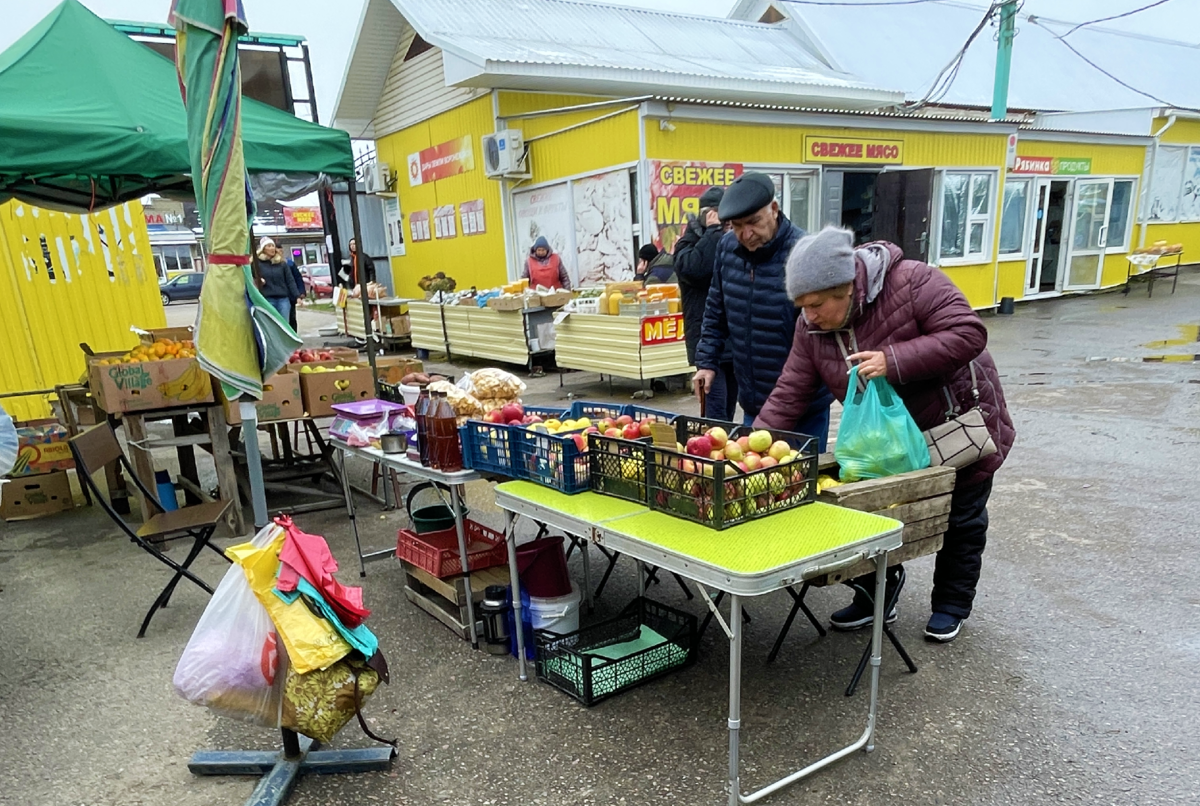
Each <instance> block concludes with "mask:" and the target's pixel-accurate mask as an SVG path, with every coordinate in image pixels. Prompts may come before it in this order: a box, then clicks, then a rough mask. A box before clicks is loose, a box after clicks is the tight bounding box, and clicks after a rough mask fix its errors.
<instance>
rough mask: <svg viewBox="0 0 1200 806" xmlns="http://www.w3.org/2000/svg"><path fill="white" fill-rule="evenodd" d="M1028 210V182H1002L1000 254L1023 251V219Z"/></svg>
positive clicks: (1009, 180)
mask: <svg viewBox="0 0 1200 806" xmlns="http://www.w3.org/2000/svg"><path fill="white" fill-rule="evenodd" d="M1028 210H1029V180H1028V179H1016V180H1014V179H1007V180H1005V182H1004V206H1003V207H1002V208H1001V210H1000V254H1002V255H1019V254H1021V253H1023V252H1024V251H1025V219H1026V216H1027V214H1028Z"/></svg>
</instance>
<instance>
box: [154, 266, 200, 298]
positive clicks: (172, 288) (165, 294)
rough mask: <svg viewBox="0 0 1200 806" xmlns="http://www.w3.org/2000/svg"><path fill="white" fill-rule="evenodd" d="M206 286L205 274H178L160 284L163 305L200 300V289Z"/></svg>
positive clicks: (195, 272) (196, 272)
mask: <svg viewBox="0 0 1200 806" xmlns="http://www.w3.org/2000/svg"><path fill="white" fill-rule="evenodd" d="M203 285H204V273H203V272H198V271H194V272H188V273H186V274H177V275H175V276H174V277H172V278H171V279H170V280H167V281H165V282H161V283H159V284H158V290H159V292H160V293H161V294H162V303H163V305H170V304H171V303H172V302H179V301H180V300H194V299H200V289H201V287H202V286H203Z"/></svg>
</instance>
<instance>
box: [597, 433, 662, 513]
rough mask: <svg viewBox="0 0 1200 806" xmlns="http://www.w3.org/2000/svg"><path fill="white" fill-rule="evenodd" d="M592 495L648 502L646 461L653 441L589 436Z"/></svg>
mask: <svg viewBox="0 0 1200 806" xmlns="http://www.w3.org/2000/svg"><path fill="white" fill-rule="evenodd" d="M587 436H588V466H589V468H590V471H589V472H590V483H589V486H590V487H591V489H592V492H597V493H603V494H604V495H611V496H614V497H616V498H624V499H625V500H627V501H635V502H637V503H639V504H644V503H646V495H647V492H646V461H647V451H648V450H649V448H650V438H649V437H643V438H642V439H638V440H630V439H622V438H621V437H606V436H604V435H603V434H588V435H587Z"/></svg>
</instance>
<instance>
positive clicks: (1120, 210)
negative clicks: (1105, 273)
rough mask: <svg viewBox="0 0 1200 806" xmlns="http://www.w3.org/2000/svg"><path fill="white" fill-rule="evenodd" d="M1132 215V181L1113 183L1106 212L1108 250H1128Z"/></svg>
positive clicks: (1121, 180)
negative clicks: (1110, 204)
mask: <svg viewBox="0 0 1200 806" xmlns="http://www.w3.org/2000/svg"><path fill="white" fill-rule="evenodd" d="M1132 214H1133V180H1132V179H1118V180H1116V181H1114V182H1113V189H1112V206H1111V207H1110V208H1109V210H1108V237H1107V239H1106V240H1107V243H1108V248H1109V249H1110V250H1114V251H1118V252H1124V251H1126V250H1128V249H1129V244H1128V239H1129V231H1130V226H1129V220H1130V218H1131V217H1132Z"/></svg>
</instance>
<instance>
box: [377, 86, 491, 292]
mask: <svg viewBox="0 0 1200 806" xmlns="http://www.w3.org/2000/svg"><path fill="white" fill-rule="evenodd" d="M495 129H496V124H495V120H494V118H493V117H492V97H491V95H485V96H483V97H482V98H478V99H476V100H474V101H471V102H470V103H467V104H463V105H462V106H459V107H455V108H454V109H451V110H449V111H447V112H443V113H441V114H440V115H436V116H434V117H432V118H430V119H429V120H424V121H421V122H420V123H417V124H415V125H413V126H409V127H408V128H407V129H404V130H402V131H399V132H396V133H395V134H390V135H388V136H387V137H383V138H380V139H379V140H377V141H376V143H375V147H376V150H377V152H378V154H379V159H380V160H382V161H383V162H386V163H387V164H388V165H389V166H390V167H391V169H392V172H393V173H394V174H397V175H398V178H397V181H396V192H397V193H398V195H399V197H400V211H401V213H402V214H403V216H404V238H405V247H406V254H405V255H404V257H394V258H392V259H391V264H392V278H393V280H394V282H395V285H396V293H398V294H400V295H401V296H417V297H420V296H423V293H424V292H422V291H421V289H420V288H419V287H418V286H417V281H418V280H420V279H421V277H423V276H425V275H427V274H434V273H436V272H439V271H443V272H445V273H446V274H447V275H448V276H450V277H453V278H454V279H455V280H457V281H458V287H459V288H469V287H470V286H476V287H478V288H481V289H482V288H491V287H493V286H496V285H500V284H501V283H504V282H507V279H508V272H507V269H506V268H505V261H504V231H503V227H502V226H501V214H500V182H499V181H498V180H496V179H488V178H487V176H486V175H485V174H484V166H483V154H482V152H481V151H480V137H482V136H483V135H484V134H490V133H492V132H493V131H495ZM464 135H469V136H470V137H471V147H472V149H474V159H475V168H474V170H471V171H467V172H466V173H462V174H459V175H457V176H449V177H446V178H445V179H439V180H437V181H436V182H427V183H425V184H423V185H417V186H416V187H413V186H411V185H409V183H408V176H407V166H408V155H409V154H412V153H415V152H417V151H420V150H421V149H423V148H431V147H433V146H436V145H439V144H440V143H444V142H446V141H448V140H455V139H457V138H459V137H463V136H464ZM476 199H483V215H484V224H485V226H486V228H487V229H486V232H484V233H483V234H482V235H471V236H465V235H463V234H462V222H461V220H459V221H457V222H456V226H455V229H456V231H457V232H458V234H457V236H456V237H454V238H450V239H443V240H437V239H434V240H430V241H419V242H414V241H413V240H412V229H411V228H410V226H409V216H411V215H412V214H413V212H415V211H417V210H428V211H429V212H430V216H431V219H432V215H433V209H434V208H435V207H438V206H441V205H446V204H453V205H455V211H456V215H457V211H458V205H459V204H461V203H462V202H465V201H474V200H476ZM432 224H433V222H432V220H431V221H430V228H431V230H432Z"/></svg>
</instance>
